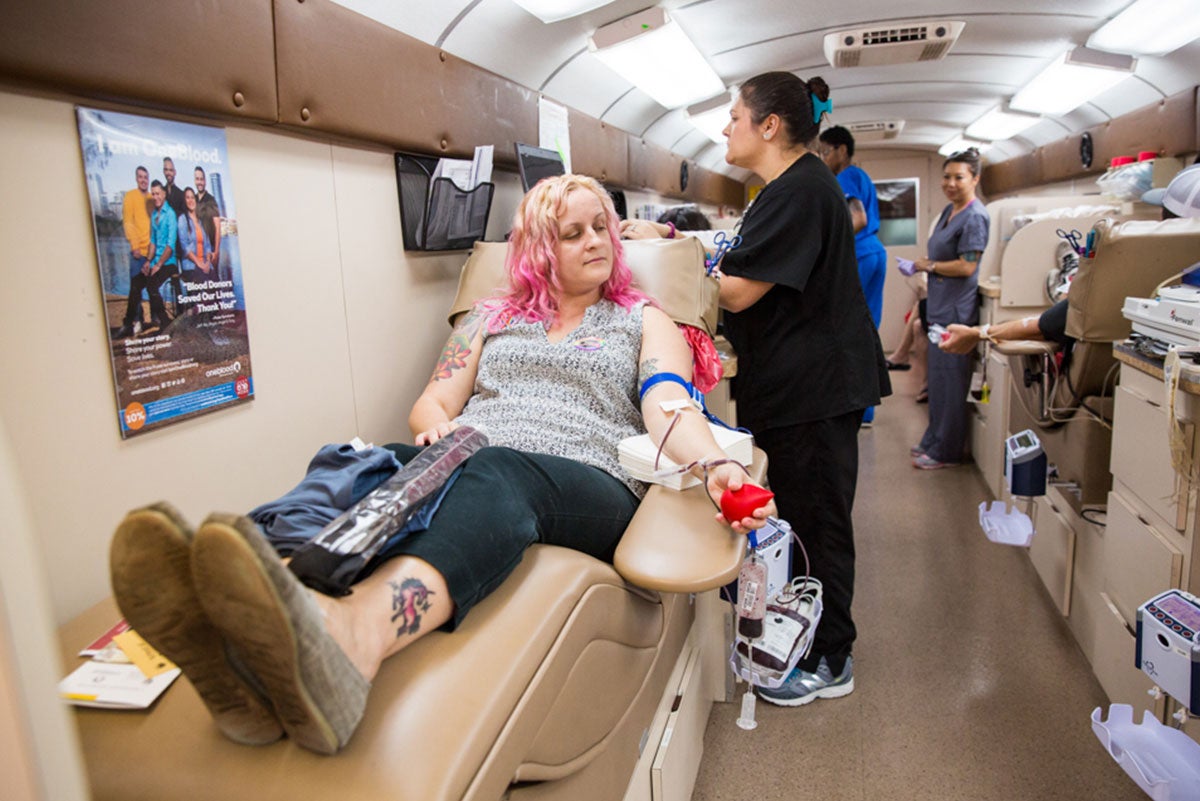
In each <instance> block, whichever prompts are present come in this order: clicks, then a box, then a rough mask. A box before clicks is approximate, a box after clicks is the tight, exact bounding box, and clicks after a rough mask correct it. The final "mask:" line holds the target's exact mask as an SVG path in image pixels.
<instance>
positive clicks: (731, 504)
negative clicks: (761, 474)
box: [721, 484, 775, 523]
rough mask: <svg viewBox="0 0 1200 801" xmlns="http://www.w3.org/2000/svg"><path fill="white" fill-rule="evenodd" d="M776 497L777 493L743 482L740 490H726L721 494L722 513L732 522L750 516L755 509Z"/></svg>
mask: <svg viewBox="0 0 1200 801" xmlns="http://www.w3.org/2000/svg"><path fill="white" fill-rule="evenodd" d="M774 497H775V493H773V492H771V491H770V490H765V489H763V488H762V487H759V486H755V485H754V484H743V485H742V488H741V489H738V490H725V492H723V493H722V494H721V514H723V515H725V519H726V520H728V521H729V522H730V523H736V522H737V521H739V520H741V519H742V518H743V517H750V516H752V515H753V514H754V510H755V509H757V508H759V507H760V506H763V505H764V504H766V502H767V501H769V500H771V499H772V498H774Z"/></svg>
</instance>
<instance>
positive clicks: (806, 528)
mask: <svg viewBox="0 0 1200 801" xmlns="http://www.w3.org/2000/svg"><path fill="white" fill-rule="evenodd" d="M861 420H862V410H861V409H857V410H855V411H852V412H849V413H847V414H843V415H840V416H838V417H832V418H829V419H826V420H815V421H813V422H810V423H801V424H799V425H794V426H787V427H784V428H776V429H772V430H770V431H763V432H759V433H756V434H755V435H754V441H755V443H756V444H757V445H758V446H759V447H760V448H762V449H763V451H764V452H765V453H766V454H767V480H768V481H769V482H770V485H771V491H772V492H774V493H775V504H776V506H778V507H779V515H780V517H782V518H783V519H784V520H786V521H788V522H789V523H791V524H792V528H793V529H794V530H795V532H796V534H797V535H798V536H799V537H800V539H801V541H802V542H803V543H804V548H805V549H806V550H807V551H808V558H809V561H810V563H811V574H812V576H813V577H815V578H817V579H820V581H821V585H822V588H823V590H822V593H823V594H822V601H823V603H824V606H825V609H824V612H823V613H822V615H821V622H820V624H819V625H818V626H817V633H816V636H815V638H814V641H813V648H812V652H811V653H810V654H809V656H808V657H807V658H805V659H803V660H801V662H800V664H799V667H800V669H801V670H807V671H810V672H811V671H815V670H816V669H817V664H818V663H819V662H820V659H821V657H822V656H824V657H825V658H826V662H827V663H828V664H829V669H830V670H832V671H833V675H835V676H837V675H839V674H840V673H841V672H842V668H843V667H844V666H845V663H846V657H848V656H849V655H850V651H851V648H852V646H853V645H854V638H855V635H856V632H855V628H854V620H853V618H852V617H851V615H850V603H851V601H852V600H853V598H854V522H853V520H852V519H851V510H852V509H853V508H854V492H855V489H856V487H857V485H858V427H859V422H860V421H861ZM803 574H804V556H803V554H802V553H801V552H800V549H799V548H798V547H796V546H795V544H794V543H793V546H792V575H793V576H799V575H803Z"/></svg>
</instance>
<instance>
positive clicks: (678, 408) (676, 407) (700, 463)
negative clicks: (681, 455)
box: [638, 373, 750, 508]
mask: <svg viewBox="0 0 1200 801" xmlns="http://www.w3.org/2000/svg"><path fill="white" fill-rule="evenodd" d="M663 382H671V383H675V384H679V385H680V386H681V387H683V388H684V390H686V391H687V393H688V399H687V400H684V399H682V398H675V399H672V400H665V401H660V402H659V404H658V405H659V408H661V409H662V410H663V411H664V412H668V413H672V415H671V422H670V424H669V425H668V426H667V430H666V431H664V432H663V436H662V441H661V442H659V443H658V452H657V453H655V455H654V472H655V474H656V475H671V474H674V473H686V472H688V471H689V470H693V469H695V468H697V467H700V468H702V469H703V470H704V477H705V483H706V484H707V483H708V482H707V479H708V470H709V468H710V467H716V466H718V465H722V464H731V463H732V464H736V465H737V466H738V467H740V468H742V470H743V471H745V472H746V474H747V475H749V472H750V471H749V470H746V466H745V465H743V464H742V463H741V462H738V461H737V460H736V459H730V458H729V457H728V455H726V453H725V452H724V451H720V452H719V454H720V455H719V456H717V455H716V454H714V457H715V458H710V457H707V456H706V457H704V458H703V459H697V460H696V461H694V462H692V463H690V464H686V465H682V466H680V467H678V468H675V469H673V470H667V471H663V470H660V469H659V467H658V465H659V462H660V460H661V459H662V453H663V448H664V447H666V444H667V438H668V437H669V436H671V432H672V431H674V430H675V425H676V424H677V423H678V422H679V418H680V417H682V416H683V413H684V412H685V411H687V410H689V409H695V410H696V411H698V412H700V413H701V414H703V415H704V417H705V418H706V419H707V420H708V421H709V422H711V423H714V424H717V425H721V426H724V427H725V428H730V429H731V430H732V427H731V426H728V425H726V424H725V423H724V422H723V421H722V420H721V419H720V418H718V417H717V416H716V415H714V414H712V413H710V412H709V411H708V407H707V406H705V404H704V394H703V393H702V392H700V390H698V389H696V387H695V386H694V385H693V384H692V382H690V381H688V380H687V379H685V378H684V377H683V376H681V375H679V374H678V373H655V374H654V375H652V376H650V377H649V378H647V379H646V380H645V381H644V382H643V383H642V388H641V391H640V392H639V393H638V400H640V401H644V400H645V398H646V394H647V393H648V392H649V391H650V390H651V389H653V388H654V387H655V386H657V385H658V384H661V383H663ZM718 508H719V507H718Z"/></svg>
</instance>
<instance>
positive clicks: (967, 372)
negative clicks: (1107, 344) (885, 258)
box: [912, 148, 989, 470]
mask: <svg viewBox="0 0 1200 801" xmlns="http://www.w3.org/2000/svg"><path fill="white" fill-rule="evenodd" d="M979 169H980V160H979V151H977V150H976V149H975V148H971V149H970V150H965V151H963V152H961V153H955V154H954V155H953V156H951V157H950V158H948V159H946V161H945V163H944V164H943V165H942V192H944V193H945V195H946V197H947V199H949V201H950V204H949V205H948V206H946V208H945V209H943V210H942V216H941V217H939V218H938V222H937V225H936V226H935V228H934V231H933V234H932V235H931V236H930V237H929V248H928V252H929V258H927V259H918V260H917V261H916V262H915V263H914V264H915V266H916V268H917V269H918V270H924V271H925V272H927V273H929V299H928V307H927V316H928V322H929V325H930V326H931V327H932V326H934V325H940V326H942V327H948V326H949V325H950V324H951V323H961V324H963V325H975V323H977V322H978V321H979V301H978V298H977V293H976V290H977V288H978V278H979V258H980V256H982V255H983V250H984V248H986V247H987V241H988V224H989V219H988V213H987V210H986V209H984V207H983V204H982V203H980V202H979V200H977V199H976V197H975V188H976V187H977V186H978V185H979ZM971 359H972V355H971V354H966V355H957V354H953V353H947V352H945V351H943V350H941V349H940V348H930V349H929V427H928V428H927V429H925V436H923V437H921V442H920V444H919V445H917V446H916V447H914V448H913V449H912V458H913V467H917V468H920V469H922V470H937V469H938V468H941V467H952V466H954V465H957V464H961V463H962V461H963V459H964V457H965V454H964V451H965V450H966V442H967V423H968V421H967V390H968V388H969V387H970V384H971Z"/></svg>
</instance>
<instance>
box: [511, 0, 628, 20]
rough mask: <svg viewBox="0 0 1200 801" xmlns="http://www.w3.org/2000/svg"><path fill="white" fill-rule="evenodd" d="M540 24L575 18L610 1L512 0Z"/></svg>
mask: <svg viewBox="0 0 1200 801" xmlns="http://www.w3.org/2000/svg"><path fill="white" fill-rule="evenodd" d="M513 2H514V3H516V4H517V5H519V6H520V7H521V8H523V9H525V10H526V11H528V12H529V13H530V14H532V15H533V16H535V17H537V18H538V19H540V20H541V21H542V22H546V23H550V22H558V21H559V20H563V19H570V18H571V17H577V16H579V15H580V14H585V13H587V12H588V11H591V10H592V9H593V8H599V7H600V6H606V5H608V4H609V3H610V2H612V0H513Z"/></svg>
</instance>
